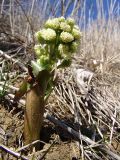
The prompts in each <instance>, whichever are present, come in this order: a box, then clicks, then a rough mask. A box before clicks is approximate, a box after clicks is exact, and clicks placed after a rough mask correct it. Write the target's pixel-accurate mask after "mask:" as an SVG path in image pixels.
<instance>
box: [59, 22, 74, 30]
mask: <svg viewBox="0 0 120 160" xmlns="http://www.w3.org/2000/svg"><path fill="white" fill-rule="evenodd" d="M60 29H62V30H63V31H65V32H70V31H71V27H70V25H68V24H67V23H66V22H61V23H60Z"/></svg>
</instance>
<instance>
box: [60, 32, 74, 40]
mask: <svg viewBox="0 0 120 160" xmlns="http://www.w3.org/2000/svg"><path fill="white" fill-rule="evenodd" d="M60 39H61V41H62V42H64V43H69V42H72V41H73V40H74V37H73V36H72V34H70V33H68V32H64V31H63V32H62V33H61V35H60Z"/></svg>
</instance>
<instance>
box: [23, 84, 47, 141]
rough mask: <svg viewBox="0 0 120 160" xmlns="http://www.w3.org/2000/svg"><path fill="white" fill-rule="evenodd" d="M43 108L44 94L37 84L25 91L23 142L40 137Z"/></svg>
mask: <svg viewBox="0 0 120 160" xmlns="http://www.w3.org/2000/svg"><path fill="white" fill-rule="evenodd" d="M44 110H45V102H44V95H43V93H42V92H41V88H40V86H39V85H36V86H34V87H33V88H31V90H30V91H29V92H28V93H27V96H26V109H25V117H24V118H25V119H24V120H25V121H24V138H25V144H29V143H31V142H33V141H35V140H37V139H40V130H41V126H42V122H43V114H44Z"/></svg>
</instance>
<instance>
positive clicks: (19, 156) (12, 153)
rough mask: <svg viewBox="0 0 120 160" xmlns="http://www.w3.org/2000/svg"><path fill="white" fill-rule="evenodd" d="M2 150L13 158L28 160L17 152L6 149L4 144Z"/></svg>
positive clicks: (0, 147)
mask: <svg viewBox="0 0 120 160" xmlns="http://www.w3.org/2000/svg"><path fill="white" fill-rule="evenodd" d="M0 149H1V150H5V151H6V152H8V153H9V154H11V155H13V156H14V157H16V158H21V159H23V160H28V158H27V157H25V156H22V155H21V154H20V153H18V152H15V151H13V150H11V149H9V148H8V147H6V146H4V145H2V144H0Z"/></svg>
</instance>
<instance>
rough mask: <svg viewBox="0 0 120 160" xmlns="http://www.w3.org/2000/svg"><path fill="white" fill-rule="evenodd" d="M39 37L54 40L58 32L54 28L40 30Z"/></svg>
mask: <svg viewBox="0 0 120 160" xmlns="http://www.w3.org/2000/svg"><path fill="white" fill-rule="evenodd" d="M39 37H41V39H43V40H45V41H49V42H51V41H54V40H55V38H56V32H55V31H54V30H53V29H50V28H48V29H42V30H40V31H39Z"/></svg>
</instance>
